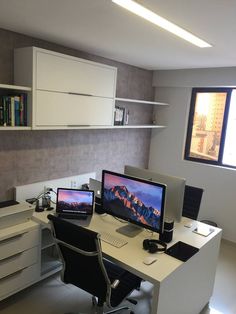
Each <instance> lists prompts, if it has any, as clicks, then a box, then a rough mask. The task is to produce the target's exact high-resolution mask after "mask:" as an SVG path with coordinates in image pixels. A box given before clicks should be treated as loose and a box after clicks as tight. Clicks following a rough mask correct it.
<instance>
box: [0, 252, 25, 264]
mask: <svg viewBox="0 0 236 314" xmlns="http://www.w3.org/2000/svg"><path fill="white" fill-rule="evenodd" d="M22 253H23V252H19V253H16V254H14V255H11V256H8V257H5V258H3V259H1V260H0V265H1V263H5V262H6V261H7V260H9V261H10V260H11V259H15V258H16V257H17V256H20V255H21V254H22Z"/></svg>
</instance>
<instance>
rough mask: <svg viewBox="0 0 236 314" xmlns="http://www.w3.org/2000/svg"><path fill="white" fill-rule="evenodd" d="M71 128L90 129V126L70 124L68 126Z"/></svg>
mask: <svg viewBox="0 0 236 314" xmlns="http://www.w3.org/2000/svg"><path fill="white" fill-rule="evenodd" d="M67 126H68V127H69V128H75V127H86V128H87V127H90V125H89V124H68V125H67Z"/></svg>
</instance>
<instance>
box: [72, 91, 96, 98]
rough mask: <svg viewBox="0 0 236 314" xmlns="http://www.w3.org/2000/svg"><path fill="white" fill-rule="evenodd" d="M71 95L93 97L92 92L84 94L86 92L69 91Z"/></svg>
mask: <svg viewBox="0 0 236 314" xmlns="http://www.w3.org/2000/svg"><path fill="white" fill-rule="evenodd" d="M68 94H69V95H77V96H89V97H92V96H93V95H91V94H84V93H73V92H69V93H68Z"/></svg>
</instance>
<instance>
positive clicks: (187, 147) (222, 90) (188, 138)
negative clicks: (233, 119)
mask: <svg viewBox="0 0 236 314" xmlns="http://www.w3.org/2000/svg"><path fill="white" fill-rule="evenodd" d="M234 89H236V88H233V87H232V88H231V87H194V88H193V89H192V94H191V102H190V108H189V116H188V126H187V133H186V141H185V150H184V159H185V160H188V161H194V162H199V163H204V164H210V165H215V166H220V167H228V168H234V169H235V168H236V166H232V165H227V164H223V163H222V160H223V152H224V145H225V137H226V128H227V123H228V115H229V107H230V100H231V94H232V91H233V90H234ZM201 92H202V93H217V92H218V93H227V96H226V101H225V111H224V117H223V123H222V131H221V138H220V147H219V154H218V160H207V159H201V158H196V157H191V156H190V146H191V140H192V129H193V119H194V113H195V106H196V97H197V93H201Z"/></svg>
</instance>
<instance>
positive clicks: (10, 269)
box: [0, 246, 38, 279]
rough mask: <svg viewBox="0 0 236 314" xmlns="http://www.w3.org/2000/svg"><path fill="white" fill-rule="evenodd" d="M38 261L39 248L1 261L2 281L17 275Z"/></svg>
mask: <svg viewBox="0 0 236 314" xmlns="http://www.w3.org/2000/svg"><path fill="white" fill-rule="evenodd" d="M37 261H38V246H35V247H33V248H31V249H29V250H27V251H24V252H20V253H17V254H14V255H12V256H10V257H7V258H5V259H2V260H1V261H0V279H1V278H3V277H6V276H8V275H10V274H12V273H15V272H17V271H19V270H21V269H23V268H26V267H28V266H30V265H33V264H36V263H37Z"/></svg>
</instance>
